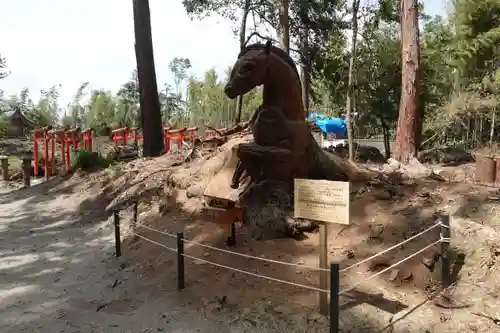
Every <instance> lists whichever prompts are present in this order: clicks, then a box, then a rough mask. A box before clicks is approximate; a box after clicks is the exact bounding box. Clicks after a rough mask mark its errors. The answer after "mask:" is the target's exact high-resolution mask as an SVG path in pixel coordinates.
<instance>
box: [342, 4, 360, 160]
mask: <svg viewBox="0 0 500 333" xmlns="http://www.w3.org/2000/svg"><path fill="white" fill-rule="evenodd" d="M359 3H360V0H353V2H352V39H351V58H350V59H349V82H348V85H347V98H346V111H345V121H346V125H347V142H348V146H349V160H350V161H353V160H354V138H353V132H352V115H351V113H352V95H353V93H354V71H355V68H354V65H355V60H356V41H357V37H358V36H357V35H358V9H359Z"/></svg>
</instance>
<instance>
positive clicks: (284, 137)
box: [225, 41, 307, 188]
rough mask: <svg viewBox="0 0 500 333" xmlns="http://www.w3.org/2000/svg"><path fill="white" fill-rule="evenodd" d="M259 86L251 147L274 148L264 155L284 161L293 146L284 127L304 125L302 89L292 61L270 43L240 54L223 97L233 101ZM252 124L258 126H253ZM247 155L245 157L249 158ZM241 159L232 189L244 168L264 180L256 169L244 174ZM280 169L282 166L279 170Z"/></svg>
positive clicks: (253, 46) (290, 137)
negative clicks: (260, 99) (260, 100)
mask: <svg viewBox="0 0 500 333" xmlns="http://www.w3.org/2000/svg"><path fill="white" fill-rule="evenodd" d="M259 85H263V86H264V94H263V103H262V105H261V106H260V107H259V108H258V109H257V110H256V111H255V112H254V114H253V115H252V117H251V119H250V121H249V125H250V128H251V130H252V133H253V135H254V139H255V143H256V144H257V145H259V146H262V147H274V148H273V149H272V150H271V148H267V150H268V151H269V153H268V154H267V155H269V154H275V155H276V154H277V155H280V156H282V157H284V158H286V156H287V155H289V154H290V152H291V151H292V150H293V147H294V145H296V144H297V142H292V141H294V140H293V139H294V138H293V136H294V135H293V134H292V133H290V130H291V129H290V128H287V123H288V124H292V123H293V122H300V123H305V112H304V107H303V104H302V88H301V83H300V77H299V73H298V71H297V67H296V66H295V63H294V62H293V59H292V58H291V57H290V56H289V55H288V54H286V53H285V52H284V51H283V50H281V49H280V48H277V47H275V46H272V45H271V42H270V41H268V42H267V43H266V44H252V45H249V46H247V47H246V48H245V49H244V50H243V51H242V52H240V54H239V55H238V59H237V61H236V63H235V64H234V66H233V69H232V71H231V75H230V77H229V81H228V83H227V85H226V87H225V93H226V95H227V96H228V97H229V98H235V97H236V96H238V95H243V94H245V93H247V92H249V91H250V90H252V89H254V88H255V87H256V86H259ZM256 123H259V125H257V126H256ZM301 127H303V126H301ZM304 128H306V127H304ZM302 132H304V131H302ZM304 135H307V134H306V133H303V135H301V136H302V137H303V136H304ZM303 139H304V140H303V141H307V140H305V138H303ZM295 141H296V140H295ZM241 148H251V150H253V152H251V153H249V154H250V155H260V156H263V155H264V154H265V151H263V150H262V149H258V148H257V147H256V146H255V145H253V147H250V146H248V145H244V146H242V147H241ZM256 150H259V151H256ZM249 154H247V157H250V156H248V155H249ZM240 157H241V156H240ZM275 157H276V156H275ZM242 159H245V158H244V157H243V158H242ZM242 159H240V162H239V163H238V166H237V168H236V171H235V173H234V175H233V178H232V183H231V187H232V188H237V187H238V185H239V184H238V180H239V178H240V177H241V175H242V173H243V171H244V169H245V168H246V169H247V171H249V173H250V174H253V175H252V176H253V177H256V176H257V174H259V175H260V176H262V177H263V178H265V176H264V175H262V174H261V172H260V170H257V169H258V166H256V168H255V170H253V172H252V171H251V170H248V169H249V168H250V169H251V166H250V165H248V163H242V162H241V160H242ZM248 159H249V158H247V160H248ZM250 159H251V158H250ZM250 164H251V163H250ZM285 164H286V163H285ZM244 165H245V168H244V167H243V166H244ZM284 167H286V166H282V167H281V168H284ZM282 171H284V170H282ZM273 173H275V175H274V177H273V178H276V176H278V177H279V174H276V172H273ZM278 173H279V172H278ZM282 175H283V176H285V178H286V176H287V175H286V174H285V173H282Z"/></svg>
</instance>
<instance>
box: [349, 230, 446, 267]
mask: <svg viewBox="0 0 500 333" xmlns="http://www.w3.org/2000/svg"><path fill="white" fill-rule="evenodd" d="M438 226H441V222H439V223H436V224H434V225H433V226H431V227H429V228H427V229H425V230H424V231H422V232H420V233H418V234H416V235H414V236H412V237H410V238H408V239H405V240H404V241H402V242H400V243H398V244H396V245H393V246H391V247H390V248H387V249H385V250H383V251H381V252H379V253H376V254H374V255H372V256H371V257H368V258H366V259H363V260H361V261H358V262H357V263H355V264H352V265H351V266H349V267H346V268H344V269H341V270H340V273H343V272H345V271H348V270H350V269H351V268H354V267H358V266H359V265H361V264H364V263H365V262H368V261H370V260H373V259H375V258H377V257H379V256H381V255H383V254H386V253H387V252H390V251H392V250H394V249H396V248H398V247H400V246H401V245H404V244H406V243H408V242H410V241H412V240H414V239H415V238H417V237H420V236H422V235H423V234H425V233H427V232H429V231H431V230H432V229H434V228H436V227H438Z"/></svg>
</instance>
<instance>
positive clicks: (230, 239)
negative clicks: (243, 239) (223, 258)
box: [227, 222, 236, 246]
mask: <svg viewBox="0 0 500 333" xmlns="http://www.w3.org/2000/svg"><path fill="white" fill-rule="evenodd" d="M230 229H231V234H230V236H229V237H228V238H227V246H234V245H236V223H235V222H233V223H231V226H230Z"/></svg>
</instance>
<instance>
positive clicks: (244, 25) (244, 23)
mask: <svg viewBox="0 0 500 333" xmlns="http://www.w3.org/2000/svg"><path fill="white" fill-rule="evenodd" d="M249 12H250V0H245V6H244V7H243V14H242V16H241V25H240V51H243V49H244V48H245V39H246V31H247V18H248V13H249ZM242 110H243V95H239V96H238V97H237V99H236V121H235V124H239V123H240V121H241V111H242Z"/></svg>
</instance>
